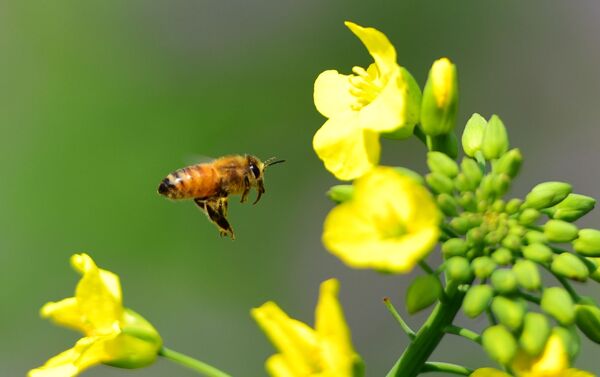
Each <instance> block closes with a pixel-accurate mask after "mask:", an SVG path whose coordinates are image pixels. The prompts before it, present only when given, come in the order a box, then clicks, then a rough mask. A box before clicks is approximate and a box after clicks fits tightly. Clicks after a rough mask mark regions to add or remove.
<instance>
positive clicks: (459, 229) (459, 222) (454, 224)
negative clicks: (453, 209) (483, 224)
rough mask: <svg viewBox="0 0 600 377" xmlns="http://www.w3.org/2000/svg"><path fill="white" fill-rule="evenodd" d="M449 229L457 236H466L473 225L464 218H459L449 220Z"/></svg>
mask: <svg viewBox="0 0 600 377" xmlns="http://www.w3.org/2000/svg"><path fill="white" fill-rule="evenodd" d="M450 227H451V228H452V229H453V230H454V231H455V232H456V233H458V234H466V233H467V232H468V231H469V229H471V228H472V227H473V225H472V223H471V221H469V219H468V218H466V217H465V216H459V217H455V218H453V219H452V220H450Z"/></svg>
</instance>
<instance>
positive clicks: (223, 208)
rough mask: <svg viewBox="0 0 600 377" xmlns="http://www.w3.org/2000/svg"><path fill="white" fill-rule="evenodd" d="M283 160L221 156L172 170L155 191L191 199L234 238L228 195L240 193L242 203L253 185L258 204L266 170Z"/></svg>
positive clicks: (174, 197) (246, 156)
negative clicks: (228, 212) (230, 222)
mask: <svg viewBox="0 0 600 377" xmlns="http://www.w3.org/2000/svg"><path fill="white" fill-rule="evenodd" d="M284 161H285V160H277V159H276V158H270V159H268V160H265V161H264V162H261V161H260V160H259V159H258V158H257V157H254V156H251V155H244V156H242V155H231V156H224V157H221V158H218V159H216V160H213V161H211V162H208V163H202V164H196V165H191V166H188V167H185V168H183V169H178V170H175V171H174V172H172V173H171V174H169V175H167V177H166V178H165V179H163V180H162V182H161V183H160V185H159V186H158V193H159V194H161V195H163V196H166V197H167V198H169V199H175V200H179V199H193V200H194V203H196V205H197V206H198V207H199V208H200V209H201V210H202V211H203V212H204V213H205V214H206V216H207V217H208V218H209V220H210V221H212V222H213V223H214V224H215V225H216V226H217V228H218V229H219V233H220V234H221V236H230V237H231V239H234V238H235V236H234V234H233V229H232V228H231V225H230V224H229V221H227V205H228V198H229V196H230V195H241V196H242V199H241V202H242V203H244V202H245V201H246V200H247V199H248V194H249V193H250V189H251V188H253V187H254V188H256V191H257V196H256V200H255V201H254V204H256V203H258V201H259V200H260V198H261V196H262V194H264V193H265V187H264V176H263V175H264V171H265V169H266V168H267V167H269V166H271V165H275V164H278V163H281V162H284Z"/></svg>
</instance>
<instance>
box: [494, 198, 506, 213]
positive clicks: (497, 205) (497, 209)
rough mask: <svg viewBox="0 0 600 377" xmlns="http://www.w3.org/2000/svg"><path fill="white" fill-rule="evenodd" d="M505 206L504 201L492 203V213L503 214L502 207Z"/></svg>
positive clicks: (499, 200) (498, 200)
mask: <svg viewBox="0 0 600 377" xmlns="http://www.w3.org/2000/svg"><path fill="white" fill-rule="evenodd" d="M505 206H506V203H505V202H504V200H502V199H497V200H496V201H494V203H492V211H494V212H498V213H501V212H504V207H505Z"/></svg>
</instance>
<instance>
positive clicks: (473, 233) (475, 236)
mask: <svg viewBox="0 0 600 377" xmlns="http://www.w3.org/2000/svg"><path fill="white" fill-rule="evenodd" d="M484 239H485V232H484V231H483V229H481V228H479V227H478V228H472V229H469V231H468V232H467V241H468V242H470V243H471V244H473V245H475V246H479V245H481V244H482V243H483V240H484Z"/></svg>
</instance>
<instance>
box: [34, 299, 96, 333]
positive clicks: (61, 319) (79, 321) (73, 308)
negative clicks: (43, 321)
mask: <svg viewBox="0 0 600 377" xmlns="http://www.w3.org/2000/svg"><path fill="white" fill-rule="evenodd" d="M40 314H41V316H42V317H44V318H50V319H51V320H52V321H53V322H54V323H56V324H58V325H60V326H65V327H68V328H71V329H73V330H77V331H80V332H83V333H85V332H86V331H87V330H89V324H87V323H86V321H85V316H83V315H82V313H81V311H80V310H79V303H78V302H77V299H76V298H75V297H69V298H66V299H64V300H61V301H59V302H49V303H47V304H46V305H44V306H43V307H42V309H41V310H40Z"/></svg>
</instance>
